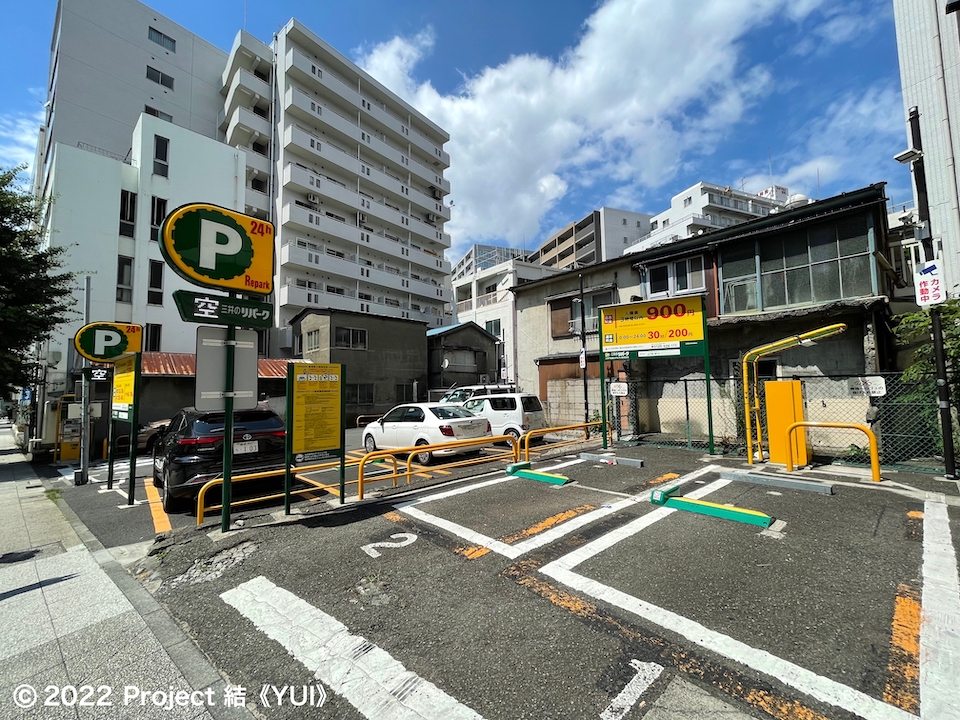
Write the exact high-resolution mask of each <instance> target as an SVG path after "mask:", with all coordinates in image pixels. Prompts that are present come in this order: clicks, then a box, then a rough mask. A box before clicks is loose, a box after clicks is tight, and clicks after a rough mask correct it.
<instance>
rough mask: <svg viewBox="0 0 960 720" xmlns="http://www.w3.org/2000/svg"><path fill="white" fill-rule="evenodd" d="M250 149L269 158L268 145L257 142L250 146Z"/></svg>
mask: <svg viewBox="0 0 960 720" xmlns="http://www.w3.org/2000/svg"><path fill="white" fill-rule="evenodd" d="M250 149H251V150H253V151H254V152H255V153H257V154H259V155H263V156H264V157H266V156H267V144H266V143H259V142H255V143H253V144H252V145H251V146H250Z"/></svg>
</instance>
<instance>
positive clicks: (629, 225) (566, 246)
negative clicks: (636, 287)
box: [525, 207, 651, 270]
mask: <svg viewBox="0 0 960 720" xmlns="http://www.w3.org/2000/svg"><path fill="white" fill-rule="evenodd" d="M650 218H651V216H650V215H647V214H645V213H636V212H630V211H629V210H618V209H616V208H608V207H602V208H600V209H599V210H594V211H593V212H591V213H590V214H589V215H587V216H586V217H584V218H581V219H580V220H578V221H576V222H573V223H570V224H569V225H567V226H566V227H564V228H563V229H562V230H560V231H559V232H556V233H554V234H553V235H552V236H551V237H549V238H548V239H547V240H546V241H544V242H543V244H541V245H540V247H539V248H537V249H536V250H535V251H534V252H532V253H529V254H528V255H527V256H526V258H525V259H526V261H527V262H530V263H537V264H539V265H545V266H547V267H553V268H557V269H560V270H570V269H572V268H578V267H586V266H587V265H593V264H594V263H598V262H604V261H606V260H612V259H613V258H617V257H620V255H622V254H623V251H624V250H626V249H627V248H628V247H629V246H630V245H632V244H634V243H635V242H636V241H637V240H639V239H640V238H641V237H643V236H645V235H647V234H648V233H649V232H650Z"/></svg>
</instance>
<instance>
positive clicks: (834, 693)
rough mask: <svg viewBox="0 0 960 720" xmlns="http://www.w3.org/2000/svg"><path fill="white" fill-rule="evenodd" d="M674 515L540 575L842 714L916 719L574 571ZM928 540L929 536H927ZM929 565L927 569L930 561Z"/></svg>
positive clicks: (653, 515) (646, 522) (665, 511)
mask: <svg viewBox="0 0 960 720" xmlns="http://www.w3.org/2000/svg"><path fill="white" fill-rule="evenodd" d="M687 479H689V476H686V477H684V478H679V479H678V480H677V481H676V482H680V480H687ZM728 482H729V481H726V480H717V481H715V482H712V483H710V484H709V485H704V486H703V487H700V488H697V489H696V490H694V491H693V492H690V493H687V494H686V496H685V497H690V498H699V497H703V496H704V495H708V494H710V493H712V492H713V491H715V490H718V489H720V488H721V487H723V486H724V485H726V484H727V483H728ZM673 512H675V511H674V510H673V509H672V508H668V507H661V508H658V509H657V510H654V511H653V512H650V513H647V514H646V515H644V516H643V517H640V518H637V519H636V520H634V521H633V522H631V523H628V524H627V525H624V526H623V527H620V528H617V529H616V530H612V531H611V532H609V533H607V534H606V535H604V536H602V537H600V538H597V539H596V540H594V541H593V542H590V543H587V544H586V545H584V546H583V547H581V548H578V549H577V550H575V551H573V552H571V553H569V554H567V555H565V556H563V557H561V558H559V559H557V560H555V561H554V562H552V563H548V564H547V565H544V566H543V567H542V568H540V572H542V573H543V574H544V575H547V576H548V577H552V578H553V579H555V580H557V581H559V582H561V583H563V584H564V585H567V586H568V587H571V588H574V589H575V590H578V591H579V592H581V593H583V594H585V595H588V596H590V597H592V598H594V599H596V600H601V601H603V602H606V603H609V604H611V605H615V606H616V607H619V608H621V609H622V610H625V611H627V612H629V613H632V614H634V615H637V616H638V617H641V618H644V619H646V620H649V621H650V622H653V623H656V624H657V625H660V626H661V627H663V628H665V629H667V630H669V631H671V632H674V633H677V634H679V635H681V636H682V637H684V638H686V639H687V640H689V641H691V642H693V643H696V644H697V645H700V646H701V647H704V648H706V649H707V650H710V651H712V652H715V653H718V654H720V655H723V656H724V657H727V658H730V659H731V660H734V661H735V662H738V663H741V664H742V665H746V666H747V667H750V668H753V669H754V670H758V671H760V672H762V673H764V674H766V675H769V676H771V677H774V678H777V679H778V680H780V681H781V682H783V683H785V684H786V685H789V686H790V687H793V688H796V689H797V690H800V691H801V692H803V693H806V694H807V695H809V696H811V697H814V698H816V699H818V700H821V701H823V702H826V703H829V704H831V705H834V706H836V707H840V708H843V709H844V710H847V711H849V712H852V713H854V714H856V715H859V716H861V717H863V718H866V719H867V720H908V719H910V718H916V716H915V715H913V714H911V713H909V712H906V711H905V710H901V709H900V708H896V707H894V706H892V705H888V704H886V703H884V702H882V701H880V700H877V699H876V698H872V697H870V696H869V695H867V694H865V693H862V692H860V691H859V690H855V689H853V688H851V687H848V686H846V685H843V684H842V683H838V682H836V681H834V680H830V679H829V678H825V677H822V676H820V675H817V674H816V673H813V672H811V671H809V670H807V669H805V668H802V667H800V666H799V665H795V664H793V663H791V662H788V661H787V660H783V659H781V658H778V657H777V656H775V655H773V654H771V653H769V652H766V651H765V650H758V649H756V648H752V647H750V646H749V645H746V644H745V643H742V642H740V641H738V640H734V639H733V638H731V637H729V636H727V635H723V634H722V633H719V632H715V631H714V630H711V629H709V628H707V627H705V626H704V625H701V624H700V623H698V622H695V621H694V620H691V619H689V618H686V617H684V616H682V615H678V614H677V613H674V612H671V611H670V610H666V609H664V608H661V607H658V606H657V605H653V604H651V603H648V602H646V601H644V600H641V599H640V598H637V597H634V596H632V595H628V594H627V593H624V592H622V591H620V590H617V589H616V588H613V587H610V586H609V585H604V584H603V583H600V582H597V581H596V580H592V579H590V578H588V577H585V576H583V575H580V574H578V573H576V572H574V571H573V570H574V568H576V567H577V565H579V564H581V563H583V562H584V561H586V560H588V559H589V558H591V557H593V556H595V555H597V554H598V553H600V552H603V551H604V550H607V549H609V548H611V547H612V546H614V545H616V544H617V543H618V542H620V541H621V540H624V539H626V538H628V537H630V536H632V535H635V534H636V533H638V532H640V531H641V530H643V529H645V528H647V527H650V526H651V525H653V524H654V523H655V522H657V521H659V520H661V519H663V518H665V517H667V516H668V515H671V514H672V513H673ZM924 534H926V530H925V531H924ZM924 565H925V566H926V561H925V563H924ZM955 568H956V566H955V565H954V571H955ZM922 672H923V666H922V664H921V676H922ZM954 680H955V678H954ZM951 687H955V682H954V683H953V684H951ZM921 706H922V698H921ZM930 717H931V718H933V717H938V718H946V717H956V715H952V716H951V715H931V716H930Z"/></svg>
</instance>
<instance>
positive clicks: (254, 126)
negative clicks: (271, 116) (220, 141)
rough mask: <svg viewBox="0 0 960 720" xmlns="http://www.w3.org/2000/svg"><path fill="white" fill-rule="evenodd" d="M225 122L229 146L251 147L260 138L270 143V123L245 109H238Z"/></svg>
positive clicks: (225, 139)
mask: <svg viewBox="0 0 960 720" xmlns="http://www.w3.org/2000/svg"><path fill="white" fill-rule="evenodd" d="M224 122H226V125H227V130H226V135H225V137H224V142H225V143H226V144H227V145H231V146H233V147H236V146H237V145H249V144H250V143H251V142H253V141H254V140H257V139H259V138H265V142H269V141H270V135H271V133H270V121H269V120H267V119H266V118H264V117H260V116H259V115H257V114H256V113H255V112H253V111H252V110H248V109H247V108H245V107H238V108H237V109H236V110H234V111H233V113H232V114H231V115H230V117H229V119H227V120H225V121H224Z"/></svg>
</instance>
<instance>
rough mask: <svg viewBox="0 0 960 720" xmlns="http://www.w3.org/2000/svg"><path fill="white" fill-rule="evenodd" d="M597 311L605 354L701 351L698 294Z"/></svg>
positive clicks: (700, 300) (666, 354) (690, 353)
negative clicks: (599, 314)
mask: <svg viewBox="0 0 960 720" xmlns="http://www.w3.org/2000/svg"><path fill="white" fill-rule="evenodd" d="M600 313H601V319H602V328H603V329H602V333H603V350H604V353H605V354H608V353H614V352H618V351H619V352H626V353H629V354H630V355H631V356H634V357H671V356H683V357H688V356H700V355H703V353H704V347H705V345H704V330H703V298H702V297H700V296H699V295H697V296H693V297H686V298H669V299H664V300H654V301H649V302H640V303H630V304H627V305H613V306H610V307H605V308H602V309H601V310H600Z"/></svg>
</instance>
